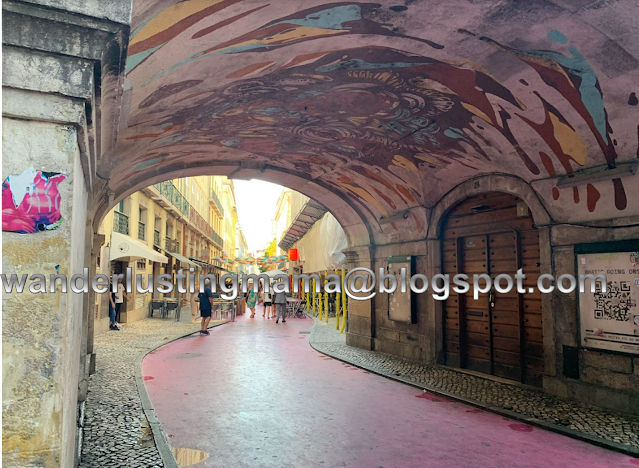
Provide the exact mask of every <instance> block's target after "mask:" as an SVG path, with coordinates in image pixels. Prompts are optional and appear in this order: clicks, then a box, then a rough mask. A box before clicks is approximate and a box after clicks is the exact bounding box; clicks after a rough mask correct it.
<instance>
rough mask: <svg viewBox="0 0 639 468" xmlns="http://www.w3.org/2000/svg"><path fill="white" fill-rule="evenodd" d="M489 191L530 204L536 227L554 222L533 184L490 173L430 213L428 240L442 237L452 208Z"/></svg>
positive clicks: (471, 181) (449, 196) (455, 192)
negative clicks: (506, 194) (514, 197)
mask: <svg viewBox="0 0 639 468" xmlns="http://www.w3.org/2000/svg"><path fill="white" fill-rule="evenodd" d="M487 192H503V193H508V194H511V195H515V196H517V197H519V198H521V199H522V200H523V201H524V202H526V204H527V205H528V208H529V209H530V211H531V213H532V216H533V219H534V221H535V225H536V226H537V227H543V226H547V225H549V224H551V223H552V218H551V217H550V214H549V213H548V211H547V210H546V207H545V206H544V204H543V203H542V201H541V198H540V197H539V196H538V195H537V192H535V190H534V189H533V188H532V187H531V186H530V184H528V183H527V182H525V181H524V180H522V179H520V178H519V177H515V176H512V175H508V174H488V175H482V176H479V177H475V178H473V179H469V180H467V181H465V182H462V183H461V184H459V185H457V186H456V187H455V188H453V189H452V190H450V191H449V192H448V193H447V194H446V195H444V196H443V197H442V198H441V199H440V200H439V201H438V202H437V204H436V205H435V206H434V207H433V209H432V211H431V214H430V222H429V225H428V239H438V238H439V236H440V235H441V232H442V227H443V225H444V221H445V218H446V214H447V213H448V212H449V211H450V210H451V208H453V207H454V206H455V205H457V204H458V203H460V202H462V201H463V200H465V199H467V198H470V197H472V196H474V195H480V194H482V193H487Z"/></svg>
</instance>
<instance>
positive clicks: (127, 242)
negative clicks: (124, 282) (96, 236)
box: [109, 232, 169, 263]
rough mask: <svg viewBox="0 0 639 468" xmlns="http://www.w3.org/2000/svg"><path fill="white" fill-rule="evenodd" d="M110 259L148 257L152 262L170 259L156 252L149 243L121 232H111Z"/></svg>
mask: <svg viewBox="0 0 639 468" xmlns="http://www.w3.org/2000/svg"><path fill="white" fill-rule="evenodd" d="M110 250H111V251H110V255H109V260H118V259H120V258H146V259H147V260H151V261H152V262H157V263H168V261H169V259H168V258H166V257H165V256H164V255H162V254H161V253H160V252H156V251H155V250H153V249H152V248H151V247H149V246H148V245H145V244H143V243H142V242H140V241H138V240H135V239H133V238H132V237H129V236H125V235H124V234H120V233H119V232H112V233H111V249H110Z"/></svg>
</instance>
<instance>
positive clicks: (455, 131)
mask: <svg viewBox="0 0 639 468" xmlns="http://www.w3.org/2000/svg"><path fill="white" fill-rule="evenodd" d="M444 135H446V136H447V137H449V138H455V139H456V140H459V139H461V140H466V138H465V137H464V132H463V131H462V130H460V129H459V128H455V127H450V128H447V129H446V130H444ZM466 141H468V140H466Z"/></svg>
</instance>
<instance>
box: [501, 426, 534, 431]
mask: <svg viewBox="0 0 639 468" xmlns="http://www.w3.org/2000/svg"><path fill="white" fill-rule="evenodd" d="M508 427H509V428H511V429H512V430H513V431H517V432H532V431H534V430H535V428H534V427H532V426H529V425H528V424H509V425H508Z"/></svg>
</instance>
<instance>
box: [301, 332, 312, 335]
mask: <svg viewBox="0 0 639 468" xmlns="http://www.w3.org/2000/svg"><path fill="white" fill-rule="evenodd" d="M310 334H311V332H310V331H303V332H300V335H310Z"/></svg>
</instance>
